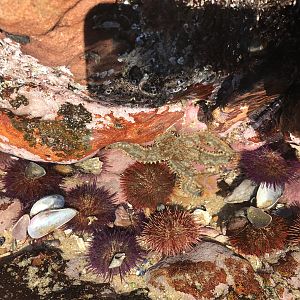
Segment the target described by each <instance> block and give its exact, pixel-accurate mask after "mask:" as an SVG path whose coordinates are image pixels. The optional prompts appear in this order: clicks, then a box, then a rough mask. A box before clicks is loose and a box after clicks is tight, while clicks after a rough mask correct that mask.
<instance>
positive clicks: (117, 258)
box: [108, 252, 126, 269]
mask: <svg viewBox="0 0 300 300" xmlns="http://www.w3.org/2000/svg"><path fill="white" fill-rule="evenodd" d="M125 257H126V255H125V253H123V252H120V253H116V254H115V255H114V257H113V258H112V260H111V262H110V264H109V267H108V268H109V269H113V268H117V267H120V266H121V265H122V263H123V260H124V259H125Z"/></svg>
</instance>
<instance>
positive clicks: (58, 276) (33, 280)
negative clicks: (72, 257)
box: [0, 248, 150, 300]
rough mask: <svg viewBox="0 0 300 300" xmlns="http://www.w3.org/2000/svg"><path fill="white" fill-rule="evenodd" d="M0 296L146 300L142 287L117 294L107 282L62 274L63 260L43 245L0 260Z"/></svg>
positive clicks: (12, 298)
mask: <svg viewBox="0 0 300 300" xmlns="http://www.w3.org/2000/svg"><path fill="white" fill-rule="evenodd" d="M0 266H1V267H0V293H1V295H2V296H1V297H3V298H2V299H7V300H24V299H32V300H38V299H47V300H52V299H53V300H58V299H61V300H74V299H80V300H81V299H82V300H83V299H96V300H97V299H99V300H100V299H101V300H103V299H105V300H116V299H120V300H123V299H132V300H134V299H136V300H141V299H145V300H147V299H150V298H148V296H147V291H146V290H136V291H133V292H131V293H130V294H122V295H120V294H117V293H116V292H115V291H114V290H113V289H112V288H111V287H110V286H109V284H106V283H103V284H96V283H92V282H84V281H78V280H77V281H75V280H71V279H69V277H68V276H66V275H65V274H64V269H65V266H66V262H65V261H64V260H63V259H62V257H61V255H60V253H59V251H57V250H54V249H46V248H34V249H31V248H29V249H27V250H25V251H23V252H22V253H18V254H16V255H12V256H10V257H8V258H5V259H2V260H1V261H0Z"/></svg>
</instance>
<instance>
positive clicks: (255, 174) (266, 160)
mask: <svg viewBox="0 0 300 300" xmlns="http://www.w3.org/2000/svg"><path fill="white" fill-rule="evenodd" d="M240 167H241V169H242V171H243V172H244V173H245V175H246V176H247V177H248V178H249V179H251V180H252V181H254V182H255V183H257V184H260V183H262V182H264V183H266V184H267V185H272V186H275V185H277V186H278V185H280V186H282V185H284V184H285V183H287V182H291V181H293V180H294V179H295V178H296V174H297V171H298V170H299V162H297V161H288V160H285V159H284V158H283V157H282V156H281V155H280V153H279V152H277V151H274V150H272V149H270V148H269V147H266V146H263V147H260V148H258V149H256V150H253V151H244V152H243V153H242V154H241V159H240Z"/></svg>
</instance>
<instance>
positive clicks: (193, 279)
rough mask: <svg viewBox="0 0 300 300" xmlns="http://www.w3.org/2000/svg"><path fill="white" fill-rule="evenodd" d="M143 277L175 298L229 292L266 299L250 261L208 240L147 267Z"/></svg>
mask: <svg viewBox="0 0 300 300" xmlns="http://www.w3.org/2000/svg"><path fill="white" fill-rule="evenodd" d="M146 279H147V281H148V283H149V284H151V285H152V286H154V287H155V288H156V289H163V290H166V293H167V294H171V293H172V294H173V295H176V299H177V297H178V298H179V299H207V300H209V299H211V300H213V299H216V298H218V299H219V298H221V297H225V296H226V295H229V293H231V294H232V293H233V294H234V295H235V297H245V298H255V299H267V298H266V296H265V293H264V290H263V289H262V287H261V286H260V283H259V281H258V280H257V279H256V276H255V273H254V270H253V269H252V267H251V265H250V263H249V262H248V261H247V260H245V259H242V258H240V257H238V256H236V255H235V254H234V252H232V251H231V250H229V249H227V248H226V247H224V246H222V245H219V244H215V243H211V242H202V243H199V244H198V245H197V246H196V247H195V248H194V249H193V250H192V251H190V252H188V253H186V254H182V255H179V256H176V257H170V258H166V259H164V260H162V261H161V262H159V263H158V264H156V265H155V266H153V268H151V269H150V270H148V272H147V273H146ZM222 299H223V298H222ZM224 299H225V298H224Z"/></svg>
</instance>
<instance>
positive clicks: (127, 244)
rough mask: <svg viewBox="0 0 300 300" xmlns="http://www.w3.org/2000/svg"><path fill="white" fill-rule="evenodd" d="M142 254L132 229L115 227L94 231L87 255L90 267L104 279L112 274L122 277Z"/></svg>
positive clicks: (109, 277)
mask: <svg viewBox="0 0 300 300" xmlns="http://www.w3.org/2000/svg"><path fill="white" fill-rule="evenodd" d="M144 254H145V253H144V251H143V250H142V249H141V248H140V246H139V245H138V244H137V242H136V238H135V234H134V233H133V231H129V230H122V229H120V228H116V227H115V228H113V229H110V228H105V229H104V230H102V231H96V232H95V235H94V239H93V241H92V243H91V246H90V248H89V253H88V257H89V264H90V268H91V269H92V270H93V271H94V272H95V273H97V274H99V275H102V276H104V278H105V279H109V280H111V278H112V276H114V275H118V274H119V275H120V276H121V278H123V276H124V275H125V274H126V273H127V272H128V271H129V270H131V269H132V268H134V267H135V266H136V264H137V263H138V262H139V261H140V260H141V259H142V258H143V256H144Z"/></svg>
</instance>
